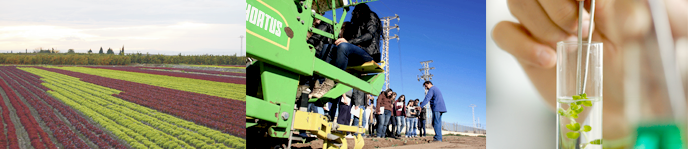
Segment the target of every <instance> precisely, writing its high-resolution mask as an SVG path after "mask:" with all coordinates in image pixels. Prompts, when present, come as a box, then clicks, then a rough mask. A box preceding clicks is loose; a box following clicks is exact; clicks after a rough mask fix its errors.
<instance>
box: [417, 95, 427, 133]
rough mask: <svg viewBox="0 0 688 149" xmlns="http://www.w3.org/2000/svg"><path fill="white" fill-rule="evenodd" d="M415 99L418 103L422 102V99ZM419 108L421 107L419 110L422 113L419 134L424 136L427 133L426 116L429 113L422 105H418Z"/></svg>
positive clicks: (420, 114) (419, 120)
mask: <svg viewBox="0 0 688 149" xmlns="http://www.w3.org/2000/svg"><path fill="white" fill-rule="evenodd" d="M415 101H416V103H420V100H418V99H417V98H416V100H415ZM418 109H419V110H418V111H420V113H419V114H418V131H419V132H418V136H421V137H424V136H425V133H426V130H425V117H426V115H427V113H426V111H425V108H423V107H421V106H418Z"/></svg>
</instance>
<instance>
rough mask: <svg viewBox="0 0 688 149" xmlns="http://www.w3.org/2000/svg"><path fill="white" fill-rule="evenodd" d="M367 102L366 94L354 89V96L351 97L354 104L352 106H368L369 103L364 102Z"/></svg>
mask: <svg viewBox="0 0 688 149" xmlns="http://www.w3.org/2000/svg"><path fill="white" fill-rule="evenodd" d="M364 101H366V100H365V92H363V91H360V90H357V89H354V92H353V95H352V97H351V102H352V103H353V104H352V105H356V106H368V103H366V102H364Z"/></svg>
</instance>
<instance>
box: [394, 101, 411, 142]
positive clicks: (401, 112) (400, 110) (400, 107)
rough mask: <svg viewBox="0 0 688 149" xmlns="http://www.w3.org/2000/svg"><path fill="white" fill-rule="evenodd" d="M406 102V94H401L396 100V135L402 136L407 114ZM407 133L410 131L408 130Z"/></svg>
mask: <svg viewBox="0 0 688 149" xmlns="http://www.w3.org/2000/svg"><path fill="white" fill-rule="evenodd" d="M404 103H406V96H405V95H401V96H399V99H397V101H396V102H394V118H395V119H396V121H397V127H396V132H394V136H396V137H401V130H404V124H405V121H404V119H405V115H406V106H404ZM407 127H408V126H407ZM406 133H408V131H407V132H406Z"/></svg>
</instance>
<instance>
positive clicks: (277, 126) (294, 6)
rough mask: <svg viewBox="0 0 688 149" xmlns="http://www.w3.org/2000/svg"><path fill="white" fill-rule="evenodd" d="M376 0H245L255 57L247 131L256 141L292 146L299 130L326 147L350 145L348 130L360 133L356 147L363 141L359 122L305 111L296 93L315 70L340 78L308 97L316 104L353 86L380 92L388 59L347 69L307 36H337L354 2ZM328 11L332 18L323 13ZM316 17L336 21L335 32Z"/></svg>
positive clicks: (248, 39) (250, 70)
mask: <svg viewBox="0 0 688 149" xmlns="http://www.w3.org/2000/svg"><path fill="white" fill-rule="evenodd" d="M371 1H374V0H247V1H246V3H247V4H246V54H247V56H248V57H251V58H253V59H255V60H256V61H253V62H252V64H250V65H249V66H248V67H247V73H248V77H247V81H246V85H247V86H246V131H247V134H249V136H248V137H249V138H251V140H260V141H255V143H251V142H254V141H250V142H249V144H250V145H251V146H270V147H273V148H289V147H290V144H291V141H292V140H298V139H301V138H298V137H296V136H294V132H298V131H308V132H310V133H311V134H313V135H316V136H317V138H319V139H322V140H323V141H324V143H323V148H348V146H347V141H346V138H345V137H344V136H345V135H346V134H347V133H355V134H358V135H356V136H355V138H354V139H355V142H356V143H355V148H362V147H363V144H364V143H363V138H362V136H361V135H360V134H361V133H363V132H364V129H363V127H358V126H361V125H360V124H359V125H358V126H348V125H338V124H336V123H333V122H329V119H330V118H328V117H326V116H324V115H322V114H318V113H311V112H306V111H300V110H298V109H299V108H298V107H297V106H300V107H303V106H305V105H300V104H296V101H297V98H295V97H297V88H298V85H299V79H300V78H301V77H308V76H313V75H315V74H317V75H320V76H322V77H325V78H329V79H331V80H334V81H335V82H337V85H336V86H335V87H334V88H332V89H331V90H330V91H329V92H327V93H326V94H325V95H324V96H323V97H321V98H317V99H316V98H314V99H309V101H308V102H311V103H316V105H322V104H324V103H326V102H327V101H329V100H331V99H334V98H337V97H339V96H341V95H342V94H344V93H345V92H347V91H349V90H351V89H357V90H360V91H363V92H365V93H369V94H373V95H377V94H379V93H380V91H381V89H382V85H383V84H384V74H383V73H384V72H383V71H382V69H381V66H380V65H384V62H380V63H382V64H377V63H374V64H370V63H368V64H364V65H363V66H356V67H352V68H355V69H349V68H347V71H344V70H341V69H339V68H337V67H335V66H333V65H331V64H329V63H327V62H325V61H323V60H321V59H319V58H317V57H316V56H315V51H316V50H315V48H314V47H313V45H310V44H308V43H307V42H306V41H307V38H308V33H309V32H312V33H313V34H319V35H322V36H325V37H328V38H331V39H336V37H337V36H335V35H338V34H339V32H340V29H341V27H342V23H343V22H344V21H343V20H344V18H346V15H347V12H349V11H350V10H349V7H351V6H355V5H358V4H362V3H368V2H371ZM340 8H341V9H342V10H341V11H340V13H341V14H339V16H338V14H337V10H338V9H340ZM328 11H331V15H332V17H331V18H332V19H328V18H327V17H324V16H322V15H320V14H324V13H325V12H328ZM314 18H317V19H319V20H321V22H322V23H329V24H331V25H332V26H333V28H334V33H328V32H325V31H322V30H319V29H316V28H315V27H314V26H313V21H314ZM298 94H300V93H298ZM359 123H360V122H359ZM268 140H270V141H268ZM266 142H281V143H278V144H270V143H266ZM285 144H286V145H285Z"/></svg>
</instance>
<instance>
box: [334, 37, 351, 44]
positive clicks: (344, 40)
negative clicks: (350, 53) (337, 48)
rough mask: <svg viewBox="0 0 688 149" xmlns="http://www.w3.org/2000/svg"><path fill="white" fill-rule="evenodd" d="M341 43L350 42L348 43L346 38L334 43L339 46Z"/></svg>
mask: <svg viewBox="0 0 688 149" xmlns="http://www.w3.org/2000/svg"><path fill="white" fill-rule="evenodd" d="M340 43H349V41H346V39H344V38H339V39H337V41H334V44H335V45H339V44H340Z"/></svg>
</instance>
